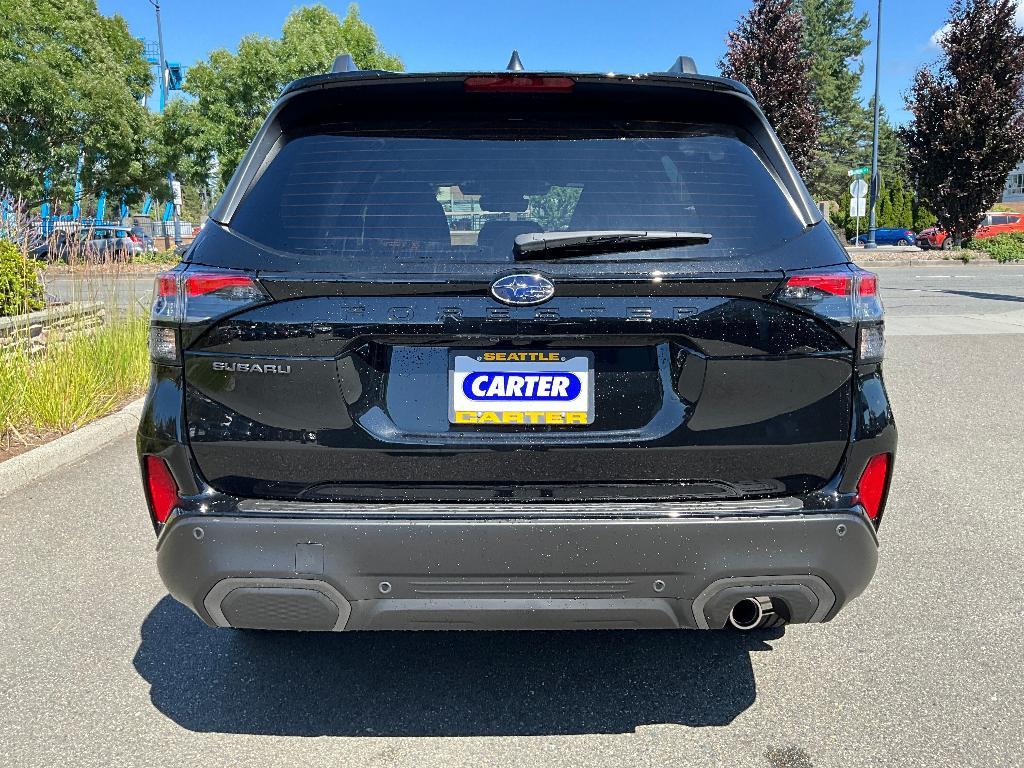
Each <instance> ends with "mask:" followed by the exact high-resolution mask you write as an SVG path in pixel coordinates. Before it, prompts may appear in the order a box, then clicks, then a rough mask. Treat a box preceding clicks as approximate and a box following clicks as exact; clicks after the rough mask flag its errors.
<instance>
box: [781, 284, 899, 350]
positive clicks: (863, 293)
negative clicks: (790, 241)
mask: <svg viewBox="0 0 1024 768" xmlns="http://www.w3.org/2000/svg"><path fill="white" fill-rule="evenodd" d="M775 298H776V299H777V300H778V301H781V302H783V303H785V304H791V305H793V306H796V307H800V308H801V309H804V310H806V311H808V312H813V313H814V314H816V315H818V316H819V317H824V318H826V319H827V320H831V321H833V322H836V323H842V324H846V325H851V324H855V323H856V324H858V325H859V328H858V332H857V360H858V362H862V363H869V362H878V361H879V360H881V359H882V357H883V355H884V354H885V326H884V325H883V320H884V319H885V310H884V309H883V308H882V300H881V298H880V297H879V295H878V276H877V275H875V274H874V273H872V272H867V271H865V270H863V269H860V268H859V267H842V268H837V269H832V270H821V271H814V272H798V273H794V274H792V275H790V276H789V277H788V278H786V281H785V282H784V283H783V284H782V286H781V287H780V288H779V289H778V290H777V291H776V292H775Z"/></svg>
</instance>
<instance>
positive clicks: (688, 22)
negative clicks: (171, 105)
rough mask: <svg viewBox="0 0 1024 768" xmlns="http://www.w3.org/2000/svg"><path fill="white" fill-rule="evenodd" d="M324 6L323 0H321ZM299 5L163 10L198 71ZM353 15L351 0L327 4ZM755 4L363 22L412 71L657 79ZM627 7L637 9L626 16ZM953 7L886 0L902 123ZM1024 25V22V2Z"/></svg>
mask: <svg viewBox="0 0 1024 768" xmlns="http://www.w3.org/2000/svg"><path fill="white" fill-rule="evenodd" d="M309 2H312V0H309ZM300 4H301V3H297V2H293V1H292V0H163V2H162V3H161V17H162V21H163V30H164V44H165V46H166V49H167V59H168V61H172V62H179V63H181V64H184V65H185V66H188V65H189V64H191V63H193V62H195V61H197V60H200V59H203V58H205V57H206V55H207V54H208V53H209V52H210V51H211V50H214V49H216V48H228V49H234V48H235V46H237V44H238V42H239V40H240V39H241V38H242V37H243V36H244V35H247V34H253V33H255V34H261V35H267V36H272V37H277V36H279V35H280V32H281V26H282V24H283V22H284V19H285V17H286V16H287V15H288V12H289V11H290V10H291V9H292V8H293V7H295V6H296V5H300ZM324 4H325V5H327V6H328V7H330V8H331V9H332V10H333V11H335V12H336V13H337V14H338V15H339V16H344V14H345V11H346V9H347V7H348V3H347V2H330V1H327V2H324ZM98 5H99V8H100V10H101V11H102V12H103V13H105V14H112V13H119V14H120V15H122V16H124V18H125V19H126V20H127V22H128V25H129V27H130V28H131V30H132V32H133V33H134V34H136V35H137V36H139V37H144V38H148V39H152V40H155V39H156V21H155V15H154V11H153V6H152V5H151V3H150V0H99V2H98ZM749 7H750V0H710V2H709V1H708V0H674V1H673V0H639V1H635V2H631V3H622V2H621V1H620V0H617V1H616V2H612V0H547V2H543V3H541V2H534V1H533V0H521V2H519V3H515V4H513V3H509V2H492V1H490V0H479V1H478V2H475V3H473V2H465V0H463V2H457V3H447V4H446V3H435V2H424V0H363V1H362V2H360V3H359V9H360V13H361V15H362V17H363V18H364V19H365V20H366V21H367V22H368V23H369V24H371V25H372V26H373V27H374V29H375V30H376V31H377V36H378V38H379V39H380V40H381V43H382V44H383V46H384V48H385V49H386V50H387V51H388V52H390V53H395V54H398V55H399V56H400V57H401V58H402V61H403V62H404V63H405V67H406V69H407V70H410V71H444V70H455V71H461V70H473V69H480V70H494V69H504V67H505V65H506V64H507V62H508V58H509V54H510V53H511V51H512V49H513V48H517V49H518V50H519V53H520V56H521V57H522V60H523V64H524V66H525V67H526V68H527V69H536V70H570V71H585V72H621V73H633V72H651V71H659V70H664V69H667V68H668V67H669V66H670V65H671V64H672V62H673V61H675V58H676V56H679V55H681V54H684V55H687V56H692V57H693V58H694V59H695V60H696V62H697V67H698V69H699V70H700V71H701V72H704V73H709V74H717V73H718V61H719V59H720V58H721V57H722V54H723V53H724V51H725V41H726V35H727V33H728V31H729V30H730V29H732V28H733V27H734V26H735V23H736V20H737V19H738V18H739V16H740V15H741V14H743V13H744V12H746V11H747V10H748V9H749ZM856 7H857V11H858V12H860V13H864V12H867V13H869V14H870V17H871V25H872V26H871V29H870V30H869V32H868V36H869V38H870V39H871V40H872V44H871V46H869V47H868V49H867V50H865V52H864V58H865V61H864V75H865V76H864V81H863V96H864V97H865V101H866V100H867V99H868V98H869V97H870V95H871V91H872V89H873V87H874V70H875V64H874V62H875V48H874V38H875V17H876V14H877V2H875V0H856ZM624 9H628V12H626V11H625V10H624ZM947 10H948V3H947V2H946V0H885V3H884V7H883V17H882V31H883V38H882V67H881V71H882V81H881V94H882V98H881V101H882V104H883V105H884V106H885V108H886V110H888V112H889V114H890V116H891V118H892V119H893V120H894V121H895V122H898V123H903V122H905V121H907V120H908V119H909V115H908V113H907V112H906V111H905V108H904V103H903V94H904V93H905V92H906V91H907V90H908V88H909V87H910V82H911V79H912V78H913V75H914V72H915V70H916V69H917V68H918V67H919V66H921V65H922V64H925V63H928V62H931V61H934V60H935V59H936V57H937V56H938V55H939V48H938V40H939V36H940V35H941V28H942V26H943V24H944V22H945V18H946V15H947ZM1018 18H1019V19H1020V20H1021V22H1022V24H1024V0H1022V6H1021V10H1020V11H1019V12H1018Z"/></svg>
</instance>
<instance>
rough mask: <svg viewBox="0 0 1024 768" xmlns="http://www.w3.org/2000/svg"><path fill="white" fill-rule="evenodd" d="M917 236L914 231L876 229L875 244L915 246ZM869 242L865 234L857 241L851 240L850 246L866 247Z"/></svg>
mask: <svg viewBox="0 0 1024 768" xmlns="http://www.w3.org/2000/svg"><path fill="white" fill-rule="evenodd" d="M916 240H917V235H915V234H914V231H913V230H912V229H876V230H875V243H877V244H878V245H913V244H914V243H915V241H916ZM867 241H868V234H867V232H865V233H864V234H862V235H861V236H860V237H858V238H857V239H856V240H854V239H853V238H852V237H851V238H850V245H854V244H857V245H864V243H866V242H867Z"/></svg>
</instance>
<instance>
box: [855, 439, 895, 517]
mask: <svg viewBox="0 0 1024 768" xmlns="http://www.w3.org/2000/svg"><path fill="white" fill-rule="evenodd" d="M891 465H892V454H888V453H880V454H878V455H877V456H872V457H871V460H870V461H869V462H868V465H867V466H866V467H864V471H863V472H862V473H861V476H860V480H859V481H858V482H857V503H859V504H860V505H861V506H862V507H864V511H865V512H867V513H868V517H870V518H871V520H873V521H874V522H876V523H877V522H878V519H879V517H880V516H881V514H882V504H883V502H884V501H885V492H886V489H887V488H888V487H889V470H890V467H891Z"/></svg>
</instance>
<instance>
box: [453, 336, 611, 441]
mask: <svg viewBox="0 0 1024 768" xmlns="http://www.w3.org/2000/svg"><path fill="white" fill-rule="evenodd" d="M448 420H449V421H450V422H451V423H452V424H480V425H490V426H501V427H518V426H528V425H556V426H585V425H587V424H592V423H593V421H594V355H593V354H592V353H591V352H566V351H551V350H539V351H537V350H522V349H515V350H513V349H508V350H500V349H499V350H495V349H488V350H459V351H453V352H452V353H451V354H450V357H449V368H448Z"/></svg>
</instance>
